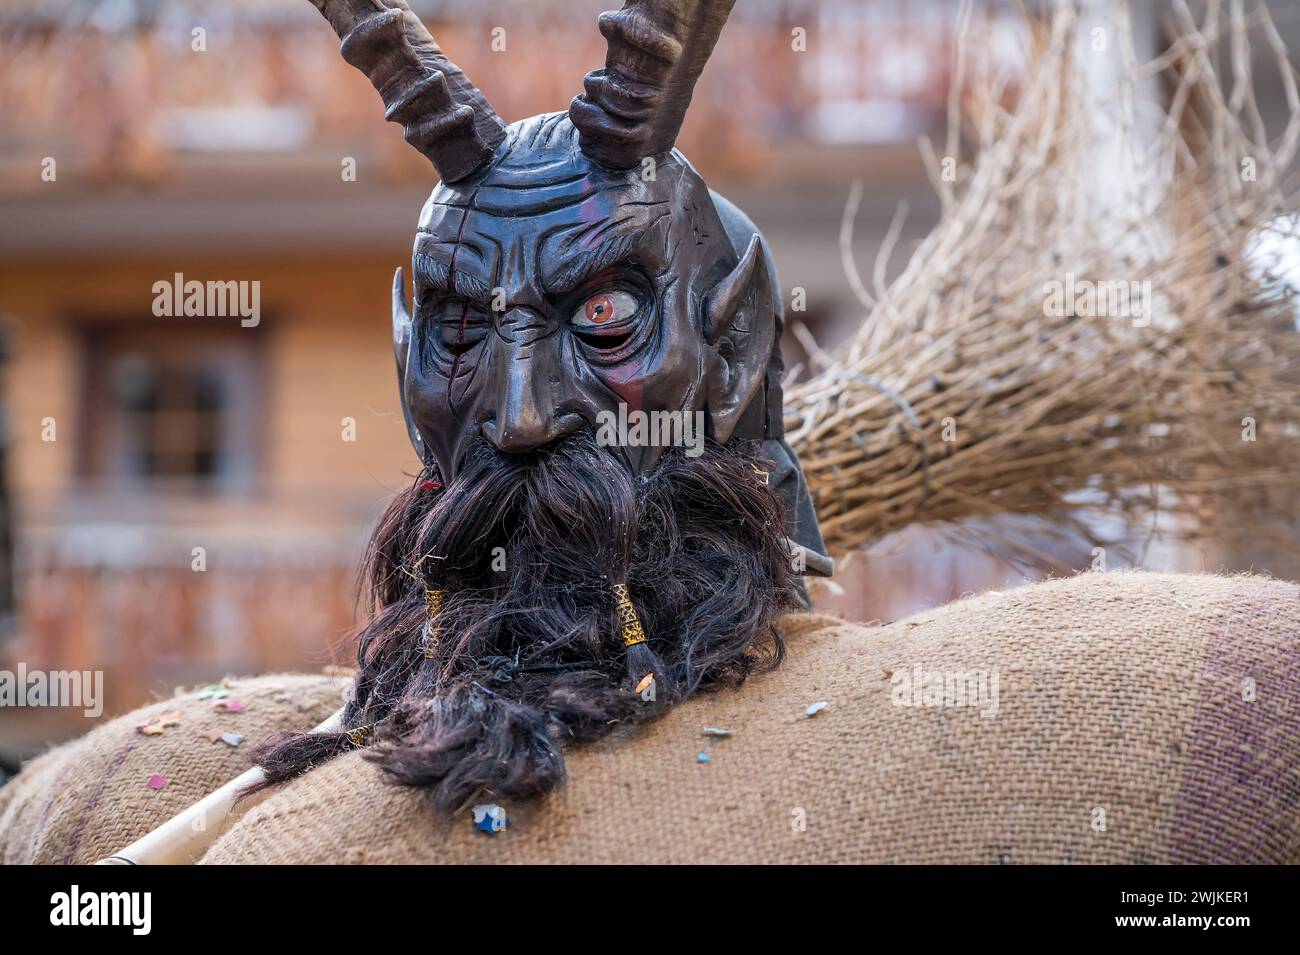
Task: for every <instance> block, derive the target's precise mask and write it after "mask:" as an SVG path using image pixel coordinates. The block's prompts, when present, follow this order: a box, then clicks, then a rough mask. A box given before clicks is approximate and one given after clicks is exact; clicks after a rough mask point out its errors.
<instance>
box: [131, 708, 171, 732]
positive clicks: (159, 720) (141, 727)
mask: <svg viewBox="0 0 1300 955" xmlns="http://www.w3.org/2000/svg"><path fill="white" fill-rule="evenodd" d="M180 725H181V711H180V710H168V711H167V712H165V713H159V714H158V715H157V716H156V717H154V718H153V719H152V720H150V721H149V722H147V723H139V724H137V725H136V728H135V731H136V732H137V733H139V734H140V735H141V736H161V735H162V733H163V730H165V729H167V728H168V727H169V726H180Z"/></svg>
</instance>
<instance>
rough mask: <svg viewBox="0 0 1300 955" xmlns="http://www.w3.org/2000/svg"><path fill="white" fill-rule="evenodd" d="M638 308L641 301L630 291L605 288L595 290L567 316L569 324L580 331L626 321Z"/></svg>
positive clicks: (592, 329) (589, 330)
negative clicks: (603, 289)
mask: <svg viewBox="0 0 1300 955" xmlns="http://www.w3.org/2000/svg"><path fill="white" fill-rule="evenodd" d="M640 309H641V303H640V302H638V301H637V298H636V296H635V295H633V294H632V293H631V292H625V291H623V290H622V289H607V290H605V291H603V292H597V293H596V294H595V295H592V296H590V297H589V298H588V299H587V300H586V301H585V302H583V303H582V304H581V305H579V306H578V308H577V310H576V311H575V312H574V313H573V315H572V316H571V317H570V318H569V324H570V325H572V326H573V327H574V328H575V329H577V330H578V331H580V332H592V331H597V330H598V329H602V328H606V327H608V326H610V325H620V324H622V323H623V322H626V321H627V320H628V319H630V318H632V317H634V316H635V315H636V313H637V312H638V311H640Z"/></svg>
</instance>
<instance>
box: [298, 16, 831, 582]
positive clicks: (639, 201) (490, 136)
mask: <svg viewBox="0 0 1300 955" xmlns="http://www.w3.org/2000/svg"><path fill="white" fill-rule="evenodd" d="M313 2H314V3H315V5H316V7H317V8H318V9H319V10H320V11H321V12H322V13H323V14H324V15H325V17H326V18H327V19H328V20H329V22H330V24H331V26H333V27H334V30H335V32H337V33H338V34H339V36H340V37H341V38H342V41H343V44H342V53H343V56H344V58H345V59H346V60H347V61H348V62H349V63H351V64H352V65H353V66H356V67H357V68H359V69H361V70H362V71H363V72H365V73H366V75H367V76H368V77H369V78H370V80H371V82H372V83H373V84H374V86H375V87H376V89H378V90H379V92H380V94H381V95H382V97H383V99H384V102H385V104H386V106H387V107H388V110H387V116H388V118H389V119H390V120H393V121H395V122H398V123H400V124H402V126H403V127H404V130H405V134H406V138H407V140H408V141H409V142H410V143H411V144H412V145H413V146H414V147H415V148H416V149H418V150H419V151H420V152H421V153H423V154H424V155H425V156H426V157H428V158H429V160H430V161H431V162H432V163H433V165H434V166H435V168H436V169H437V170H438V172H439V174H440V175H441V177H442V182H441V183H440V184H439V185H438V186H437V188H435V189H434V191H433V194H432V195H431V196H430V197H429V200H428V202H427V203H426V204H425V207H424V210H423V212H422V213H421V216H420V223H419V234H418V235H417V237H416V241H415V250H414V256H413V260H412V267H413V271H414V289H413V298H412V300H411V304H409V305H408V299H407V294H406V288H405V278H404V274H403V272H402V270H401V269H398V271H397V275H396V277H395V279H394V284H393V341H394V347H395V350H396V356H397V368H398V375H399V378H400V385H401V393H402V406H403V410H404V412H405V415H406V421H407V426H408V429H409V432H410V436H411V441H412V443H413V444H414V445H415V448H416V450H417V451H418V452H419V454H420V455H421V457H422V459H423V460H424V462H425V464H426V465H427V466H430V467H431V468H436V470H437V472H438V474H439V475H440V476H441V478H442V479H443V480H444V481H449V480H451V479H452V478H454V477H455V475H456V473H457V471H458V470H459V468H460V465H461V462H462V461H463V459H464V456H465V455H466V453H467V452H468V450H469V449H470V448H471V447H472V445H473V443H474V442H475V441H477V440H481V439H483V438H486V439H487V440H488V441H489V442H490V443H491V444H493V445H494V446H495V447H496V448H498V449H499V450H500V451H502V452H505V453H508V454H521V453H528V452H532V451H535V450H537V449H539V448H544V447H547V446H550V445H553V444H554V443H555V442H556V441H558V440H560V439H562V438H565V437H566V436H568V435H571V434H574V433H576V432H580V431H583V430H587V429H590V430H591V431H593V432H594V433H595V434H596V435H597V438H598V440H599V441H600V444H601V445H602V446H605V447H607V448H609V449H610V450H611V451H612V452H614V453H616V454H619V455H621V456H622V457H623V458H624V460H625V461H626V464H627V465H628V467H630V468H631V470H632V471H633V473H635V474H645V473H647V472H648V471H649V470H650V469H651V468H652V467H653V466H654V465H655V463H656V462H657V460H658V459H659V457H660V455H661V453H662V452H663V450H664V448H665V446H671V445H685V446H686V448H687V453H691V452H692V451H694V452H695V453H698V449H699V448H700V447H702V443H703V441H704V440H705V438H706V437H707V438H708V439H711V440H712V441H715V442H717V443H719V444H725V443H727V442H728V441H730V440H731V439H733V438H739V439H752V440H755V441H758V442H761V443H762V457H763V458H764V459H766V460H767V461H768V462H769V467H768V471H769V474H768V480H769V481H770V483H771V484H772V485H773V486H774V487H775V489H776V490H777V492H778V493H779V494H780V496H781V497H782V499H783V501H784V503H785V505H786V512H787V517H788V524H789V526H788V527H787V534H788V536H789V537H790V539H791V542H792V543H793V544H797V545H801V549H800V550H799V551H796V555H797V557H798V558H799V560H800V566H801V567H806V569H807V571H809V572H812V573H827V572H829V560H828V559H827V558H825V557H824V556H823V552H824V546H823V544H822V541H821V536H820V533H819V532H818V529H817V522H816V517H815V515H814V513H813V509H812V505H811V501H810V500H809V497H808V492H807V490H806V487H805V485H804V482H803V476H802V474H801V473H800V471H799V468H798V463H797V461H796V459H795V457H794V454H793V452H792V451H791V450H790V448H789V446H788V445H787V444H786V443H785V442H784V440H783V431H782V400H781V355H780V350H779V339H780V331H781V323H782V306H781V296H780V294H779V290H778V288H777V283H776V272H775V268H774V266H773V263H772V261H771V257H770V255H769V254H768V252H767V249H766V246H765V244H764V242H763V238H762V236H761V234H760V233H759V232H758V230H757V228H756V227H755V226H754V225H753V223H752V222H751V221H750V220H749V219H748V217H746V216H745V215H744V214H743V213H742V212H741V211H740V210H739V209H737V208H736V207H735V206H734V205H732V204H731V203H730V202H728V201H727V200H726V199H724V198H723V197H721V196H719V195H717V194H716V193H713V192H712V191H711V190H709V189H708V188H707V187H706V186H705V184H704V182H703V180H702V179H701V178H700V177H699V175H698V174H697V173H696V172H695V170H694V169H693V168H692V167H691V165H690V164H689V163H688V162H687V161H686V159H685V158H684V157H683V156H682V155H681V154H680V153H679V152H677V151H676V150H675V149H673V143H674V141H675V140H676V137H677V132H678V130H679V128H680V127H681V123H682V120H683V118H684V117H685V114H686V109H687V106H688V105H689V103H690V99H691V91H692V88H693V87H694V85H695V81H696V79H697V78H698V77H699V75H700V72H701V71H702V70H703V68H704V65H705V62H706V61H707V59H708V57H709V54H710V53H711V52H712V50H713V46H714V44H715V43H716V41H717V39H718V35H719V33H720V32H721V30H722V26H723V24H724V22H725V21H726V18H727V15H728V13H729V12H730V10H731V7H732V5H733V3H734V0H659V2H652V0H631V2H628V3H627V4H626V5H625V6H624V8H623V9H622V10H620V11H618V12H612V13H605V14H603V15H602V16H601V17H600V20H599V27H600V31H601V33H602V34H603V35H604V36H605V37H606V39H607V40H608V43H609V53H608V57H607V59H606V64H605V68H604V69H600V70H595V71H593V72H591V73H589V74H588V75H587V79H586V83H585V86H586V91H585V92H584V93H583V94H581V95H579V96H578V97H577V98H575V99H574V101H573V103H572V104H571V105H570V107H569V111H568V113H567V114H565V113H553V114H547V115H542V116H535V117H532V118H530V119H525V120H522V121H520V122H517V123H514V124H512V125H510V126H506V125H505V124H504V123H503V122H502V121H501V119H500V118H499V117H498V116H497V114H496V113H495V112H494V111H493V109H492V107H491V106H490V105H489V104H488V102H487V100H486V99H485V98H484V96H483V94H482V93H481V92H480V91H479V90H478V89H476V88H475V87H474V86H473V85H472V84H471V83H470V82H469V80H468V79H467V78H466V76H465V75H464V73H462V72H461V71H460V70H459V69H458V68H457V67H456V66H455V65H454V64H452V63H451V62H449V61H448V60H447V58H446V57H445V56H444V54H443V53H442V51H441V50H440V49H439V47H438V46H437V44H436V43H435V42H434V40H433V38H432V37H431V36H430V35H429V33H428V31H427V30H426V29H425V28H424V26H423V25H422V23H421V22H420V20H419V19H418V18H417V17H416V16H415V15H414V14H413V13H412V12H411V11H410V10H409V9H408V8H407V7H406V5H405V3H402V2H400V0H398V2H386V0H313Z"/></svg>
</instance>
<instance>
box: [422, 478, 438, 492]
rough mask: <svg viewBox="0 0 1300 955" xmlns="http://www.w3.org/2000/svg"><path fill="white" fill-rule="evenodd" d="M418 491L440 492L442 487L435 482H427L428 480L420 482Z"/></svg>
mask: <svg viewBox="0 0 1300 955" xmlns="http://www.w3.org/2000/svg"><path fill="white" fill-rule="evenodd" d="M420 490H421V491H441V490H442V485H441V484H439V483H438V482H437V481H428V480H425V481H421V482H420Z"/></svg>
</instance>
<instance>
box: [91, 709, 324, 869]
mask: <svg viewBox="0 0 1300 955" xmlns="http://www.w3.org/2000/svg"><path fill="white" fill-rule="evenodd" d="M342 725H343V710H342V708H340V709H339V710H338V712H337V713H335V714H334V715H332V716H331V717H330V718H329V719H327V720H326V721H325V722H324V723H321V725H320V726H318V727H316V728H315V729H314V730H312V732H313V733H336V732H338V730H339V729H340V728H341V727H342ZM265 778H266V773H265V772H264V771H263V770H262V767H261V766H254V767H253V768H252V769H250V770H248V771H247V772H244V773H241V774H240V775H238V776H236V777H235V778H234V779H232V780H231V781H230V782H228V783H226V784H225V785H224V786H222V787H221V788H220V789H218V790H216V791H214V792H210V793H208V794H207V795H206V796H204V797H203V798H202V799H200V800H199V801H198V802H196V803H195V804H194V805H192V806H190V807H189V808H188V809H186V810H184V811H182V812H179V813H177V814H176V815H175V816H172V818H170V819H168V820H167V821H166V822H164V823H163V824H162V825H161V826H159V827H158V828H157V829H154V830H153V831H152V832H150V833H148V834H146V835H144V836H141V837H140V838H139V839H137V840H136V841H135V842H133V843H131V844H130V845H129V846H127V847H126V848H125V849H122V850H120V851H119V852H115V853H113V854H112V855H111V856H109V857H108V858H106V859H100V860H99V861H98V862H96V863H95V865H190V864H192V863H195V862H197V861H198V860H199V859H200V858H202V856H203V853H205V852H207V851H208V848H209V847H210V846H211V845H212V843H214V842H216V841H217V837H218V836H219V835H221V833H222V832H223V831H225V829H226V828H227V827H228V826H229V825H230V823H232V822H234V821H235V820H236V819H238V818H239V817H240V816H242V815H243V814H244V813H245V812H246V811H247V810H248V809H250V808H251V807H252V806H253V805H254V804H255V803H256V802H257V797H256V796H253V797H250V798H249V799H246V800H244V801H243V802H241V803H240V804H239V806H238V807H236V806H235V800H236V799H237V798H238V797H239V794H240V793H241V792H243V791H244V790H245V789H247V788H248V787H250V786H253V785H256V784H257V783H260V782H262V781H263V780H264V779H265Z"/></svg>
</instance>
